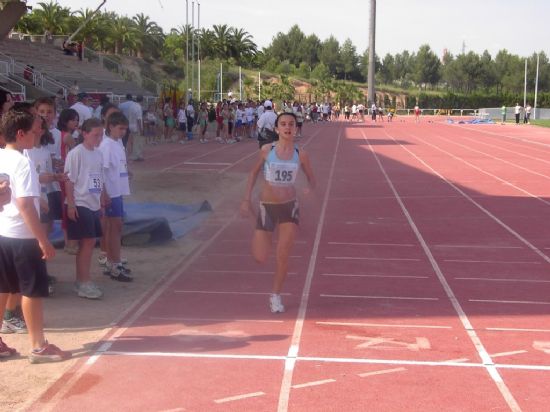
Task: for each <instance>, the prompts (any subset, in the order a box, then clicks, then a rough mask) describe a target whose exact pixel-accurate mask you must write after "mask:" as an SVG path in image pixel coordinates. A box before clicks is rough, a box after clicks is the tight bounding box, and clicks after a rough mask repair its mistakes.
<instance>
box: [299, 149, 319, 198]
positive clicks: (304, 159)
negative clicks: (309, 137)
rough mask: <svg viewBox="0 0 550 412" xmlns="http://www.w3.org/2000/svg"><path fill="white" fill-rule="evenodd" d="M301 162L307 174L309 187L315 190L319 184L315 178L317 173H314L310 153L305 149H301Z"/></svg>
mask: <svg viewBox="0 0 550 412" xmlns="http://www.w3.org/2000/svg"><path fill="white" fill-rule="evenodd" d="M300 163H301V164H302V169H303V171H304V173H305V174H306V177H307V181H308V183H309V187H310V188H311V189H312V190H314V189H315V187H316V186H317V180H315V175H314V174H313V169H312V167H311V162H310V160H309V155H308V154H307V153H306V152H305V151H303V150H300Z"/></svg>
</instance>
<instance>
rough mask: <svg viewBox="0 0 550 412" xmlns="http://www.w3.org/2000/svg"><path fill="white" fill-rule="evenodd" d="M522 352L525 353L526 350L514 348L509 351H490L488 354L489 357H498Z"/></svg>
mask: <svg viewBox="0 0 550 412" xmlns="http://www.w3.org/2000/svg"><path fill="white" fill-rule="evenodd" d="M522 353H527V351H526V350H514V351H510V352H499V353H492V354H491V355H489V356H491V358H500V357H502V356H512V355H519V354H522Z"/></svg>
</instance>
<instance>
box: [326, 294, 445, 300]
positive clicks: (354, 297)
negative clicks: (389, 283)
mask: <svg viewBox="0 0 550 412" xmlns="http://www.w3.org/2000/svg"><path fill="white" fill-rule="evenodd" d="M319 296H321V297H322V298H343V299H388V300H429V301H434V300H439V298H415V297H410V296H361V295H328V294H323V293H321V294H320V295H319Z"/></svg>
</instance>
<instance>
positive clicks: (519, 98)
mask: <svg viewBox="0 0 550 412" xmlns="http://www.w3.org/2000/svg"><path fill="white" fill-rule="evenodd" d="M417 101H418V105H419V106H420V107H423V108H430V109H449V108H453V109H477V108H480V107H501V106H502V105H505V106H508V107H510V106H515V105H516V103H519V104H520V105H523V94H514V93H503V94H468V95H464V94H455V93H445V94H443V95H440V96H433V95H428V94H425V93H418V94H417V95H414V94H411V95H409V96H407V98H406V106H407V107H406V108H407V109H412V108H413V107H414V106H415V105H416V104H417ZM534 101H535V94H534V93H531V94H528V95H527V102H528V103H529V104H531V106H533V104H534ZM537 107H541V108H542V107H547V108H548V107H550V93H548V92H545V93H539V94H538V95H537Z"/></svg>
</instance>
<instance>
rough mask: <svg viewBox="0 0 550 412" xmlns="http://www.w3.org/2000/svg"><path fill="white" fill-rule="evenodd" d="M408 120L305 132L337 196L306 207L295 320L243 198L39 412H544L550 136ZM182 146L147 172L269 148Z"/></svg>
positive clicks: (227, 165)
mask: <svg viewBox="0 0 550 412" xmlns="http://www.w3.org/2000/svg"><path fill="white" fill-rule="evenodd" d="M399 119H400V118H397V119H396V121H395V122H394V123H392V124H388V123H381V124H374V125H373V124H370V123H364V124H359V123H343V122H334V123H329V124H322V125H313V126H310V127H309V129H307V134H308V137H306V138H304V139H303V140H302V141H301V144H303V145H304V146H306V147H307V150H308V152H309V153H310V155H311V158H312V162H313V165H314V169H315V171H316V175H317V177H318V181H319V188H318V190H317V192H316V193H315V194H313V195H311V196H310V197H302V198H300V202H301V207H302V212H303V213H302V223H301V227H300V234H299V238H298V240H297V242H296V245H295V248H294V250H293V254H292V257H291V264H290V274H289V277H288V281H287V283H286V286H285V293H286V295H285V296H284V301H285V304H286V306H287V312H286V313H284V314H278V315H272V314H271V313H270V312H269V309H268V305H267V299H268V293H269V290H270V285H271V280H272V273H273V270H274V262H273V261H271V262H269V264H267V265H266V266H258V265H256V264H255V263H254V262H253V260H252V258H251V256H250V252H249V250H250V243H249V242H250V238H251V235H252V230H253V222H252V221H251V220H248V219H240V218H238V217H236V216H235V213H234V211H236V209H237V206H238V198H235V199H226V207H225V208H224V210H223V211H221V212H215V214H214V217H213V219H212V220H211V221H210V222H209V223H208V224H206V225H204V226H203V227H202V228H201V229H200V230H199V231H197V232H196V233H195V234H194V236H197V237H198V238H201V239H204V242H203V244H202V246H201V247H200V248H199V249H198V250H197V251H196V253H195V254H194V255H193V256H192V257H191V258H189V259H187V260H186V261H184V262H182V263H181V265H178V267H177V268H176V269H175V270H174V272H173V273H172V275H171V276H170V277H169V278H168V279H167V280H166V281H165V282H164V283H162V284H161V285H159V286H158V287H157V288H156V289H155V290H152V291H150V293H149V294H148V296H146V297H145V298H144V299H143V301H141V302H138V303H137V304H136V305H135V307H134V309H133V310H132V311H131V314H129V315H128V316H127V317H126V318H125V319H123V320H122V321H121V323H120V325H119V326H118V327H116V328H113V330H112V331H111V332H110V333H109V334H108V335H107V336H106V337H105V338H104V340H103V341H102V342H100V343H99V345H98V346H97V348H96V351H95V352H94V353H93V355H92V356H89V357H85V358H82V359H81V360H79V361H78V363H77V364H76V365H75V366H74V367H73V368H72V369H71V370H70V371H69V372H67V373H66V374H65V375H64V376H63V377H62V378H61V379H60V380H59V381H58V382H56V383H55V384H54V385H53V386H52V387H51V388H50V389H49V390H48V391H47V392H46V393H45V394H44V395H43V396H42V397H41V398H40V399H39V400H38V401H37V402H36V403H35V404H34V405H33V407H32V408H31V409H33V410H40V411H44V410H55V411H71V410H79V411H86V410H132V411H218V410H219V411H287V410H288V411H313V410H315V411H336V410H346V411H364V410H380V411H403V410H422V411H441V410H456V411H486V410H513V411H520V410H523V411H541V410H546V408H547V400H548V399H550V385H548V382H550V315H549V313H550V276H549V263H550V238H549V236H548V229H547V226H546V225H547V224H548V222H549V221H550V196H549V194H550V184H549V183H550V182H549V180H550V171H549V167H548V166H549V165H550V151H549V150H548V148H549V147H550V132H549V131H548V130H545V129H539V128H534V127H529V126H527V127H524V126H521V127H514V126H511V125H506V126H500V125H492V126H485V125H478V126H463V125H448V124H445V123H443V122H427V121H423V122H421V123H420V124H415V123H413V122H411V121H409V120H405V121H399ZM166 147H167V146H164V147H160V148H154V149H149V152H148V155H149V160H148V161H147V162H145V163H147V164H146V165H145V164H144V165H140V167H144V168H152V169H155V168H156V169H157V170H158V169H159V168H160V167H162V170H164V171H165V172H174V171H176V172H185V171H186V170H193V169H196V168H201V170H203V169H204V171H205V173H218V172H220V173H225V172H235V173H238V172H245V171H246V170H248V169H249V168H250V166H251V165H252V163H253V162H254V160H255V155H254V151H255V150H256V146H255V144H254V143H253V142H246V143H240V144H236V145H232V146H228V147H223V146H221V145H219V146H218V145H214V144H209V145H198V144H191V145H188V146H183V147H179V146H178V148H177V149H176V148H175V147H174V146H172V148H171V149H168V150H167V149H166ZM155 158H157V159H159V160H158V161H155V160H154V159H155ZM155 162H156V163H155ZM244 178H245V175H244V174H243V179H244ZM303 184H304V181H303V180H302V181H299V185H303ZM105 303H106V304H108V302H105Z"/></svg>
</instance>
